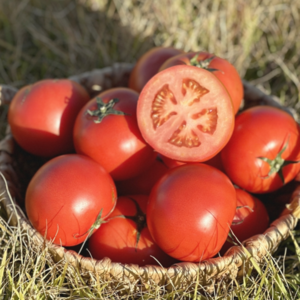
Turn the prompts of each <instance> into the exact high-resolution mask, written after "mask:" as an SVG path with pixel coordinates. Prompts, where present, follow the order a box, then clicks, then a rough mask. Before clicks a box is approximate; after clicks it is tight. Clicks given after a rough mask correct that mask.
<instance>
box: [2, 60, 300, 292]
mask: <svg viewBox="0 0 300 300" xmlns="http://www.w3.org/2000/svg"><path fill="white" fill-rule="evenodd" d="M132 68H133V65H132V64H128V63H117V64H114V65H113V66H111V67H106V68H103V69H95V70H93V71H90V72H85V73H82V74H79V75H76V76H71V77H69V79H71V80H74V81H76V82H78V83H80V84H82V85H83V86H84V87H85V88H86V89H87V90H88V92H89V93H90V95H93V94H95V93H96V92H99V87H100V88H102V90H105V89H108V88H112V87H117V86H126V84H127V80H128V77H129V73H130V71H131V70H132ZM243 85H244V94H245V97H244V101H245V102H253V103H255V105H271V106H275V107H279V108H281V109H284V110H286V111H288V112H289V113H290V114H292V115H293V116H294V115H295V113H294V111H293V110H291V109H289V108H285V107H282V106H281V105H280V103H279V101H277V100H276V98H274V97H272V96H269V95H267V94H265V93H264V92H263V91H261V90H259V89H257V88H255V87H253V86H252V85H251V84H250V83H248V82H246V81H243ZM16 92H17V89H16V88H14V87H11V86H7V85H0V104H8V105H9V103H10V101H11V99H12V98H13V96H14V94H15V93H16ZM13 151H14V140H13V137H12V135H11V133H10V131H9V126H8V129H7V132H6V135H5V137H4V139H3V140H2V141H1V142H0V162H1V164H0V172H1V173H0V174H1V176H2V179H1V180H0V191H2V193H3V200H2V204H3V205H4V208H5V210H6V212H7V215H8V217H9V223H10V225H11V226H21V228H22V229H24V230H26V231H27V232H28V234H29V236H30V237H31V238H32V241H33V242H34V243H35V244H36V245H37V246H38V247H44V246H45V245H46V246H47V247H48V249H49V251H50V253H51V255H52V257H53V259H54V261H59V260H62V259H63V260H65V261H67V262H68V263H70V264H71V265H73V266H75V267H78V268H79V270H80V271H81V272H83V273H84V272H92V273H95V272H97V273H99V274H101V275H102V276H104V277H107V278H114V279H116V280H117V281H119V282H122V283H124V282H126V284H128V286H129V288H130V289H132V288H133V287H134V288H138V289H139V288H140V289H145V288H146V287H147V285H149V284H157V285H160V286H161V285H167V286H169V288H170V289H172V288H185V287H187V286H188V285H191V283H192V282H195V281H196V280H198V281H199V283H200V285H202V286H203V287H205V288H206V290H208V291H209V290H210V291H211V290H212V289H213V286H214V284H215V282H216V281H218V280H225V281H231V280H234V279H236V278H238V277H241V276H243V274H244V272H245V271H246V267H245V265H246V262H247V261H248V260H249V259H250V258H255V259H256V260H257V261H258V262H259V263H260V262H262V261H263V259H264V257H265V256H266V255H267V253H268V252H271V253H273V252H274V251H275V250H276V249H277V247H278V245H279V244H280V243H281V242H282V241H283V240H284V239H286V238H287V237H288V236H289V235H290V231H291V230H293V229H294V228H295V227H296V225H297V221H298V218H299V217H300V213H299V210H300V199H299V198H295V199H293V201H292V204H291V206H290V210H286V214H285V215H283V216H281V217H280V218H278V219H277V220H275V221H274V222H272V223H271V224H270V227H269V228H268V229H267V230H266V231H265V232H264V233H263V234H260V235H256V236H253V237H251V238H250V239H247V240H246V241H244V242H243V243H242V245H243V246H233V247H231V248H230V249H229V250H228V251H227V252H226V254H225V255H224V256H222V257H217V258H210V259H208V260H205V261H202V262H200V263H190V262H180V263H176V264H174V265H172V266H171V267H169V268H164V267H161V266H156V265H149V266H143V267H140V266H138V265H133V264H125V265H123V264H121V263H115V262H112V261H111V260H110V259H109V258H104V259H102V260H95V259H93V258H89V257H83V256H82V255H80V254H78V253H76V252H75V251H72V250H67V249H65V248H64V247H61V246H58V245H55V244H53V243H51V242H49V241H46V240H45V239H44V238H43V237H42V236H41V235H40V234H39V233H38V232H37V231H36V230H35V229H33V227H32V226H31V224H30V223H29V221H28V219H27V218H26V216H25V214H24V213H23V212H22V210H21V208H20V207H19V205H18V204H17V203H16V202H15V201H14V200H13V198H12V197H11V195H10V194H12V195H14V194H15V193H17V191H16V190H17V188H16V184H15V182H16V180H17V179H16V174H15V171H14V169H13V167H12V164H13V161H12V156H11V154H13Z"/></svg>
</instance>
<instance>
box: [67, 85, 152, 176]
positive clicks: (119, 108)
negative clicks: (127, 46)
mask: <svg viewBox="0 0 300 300" xmlns="http://www.w3.org/2000/svg"><path fill="white" fill-rule="evenodd" d="M137 100H138V93H137V92H135V91H133V90H131V89H128V88H113V89H109V90H106V91H105V92H103V93H100V94H99V95H98V96H96V97H95V98H93V99H92V100H90V101H89V102H88V103H87V104H86V105H85V106H84V107H83V108H82V110H81V111H80V112H79V114H78V116H77V119H76V122H75V125H74V135H73V136H74V145H75V149H76V152H77V153H79V154H85V155H87V156H89V157H91V158H93V159H94V160H95V161H97V162H98V163H99V164H101V165H102V166H103V167H104V168H105V169H106V170H107V171H108V172H109V173H110V174H111V176H112V177H113V179H114V180H125V179H128V178H132V177H135V176H137V175H138V174H140V173H142V172H143V171H145V170H146V169H147V168H149V167H150V166H151V164H152V163H153V162H154V160H155V158H156V155H157V154H156V153H155V152H154V151H153V149H152V148H151V147H150V146H149V145H148V144H147V143H146V142H145V141H144V139H143V137H142V135H141V133H140V130H139V128H138V125H137V119H136V106H137Z"/></svg>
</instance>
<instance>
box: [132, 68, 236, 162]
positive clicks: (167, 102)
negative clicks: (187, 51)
mask: <svg viewBox="0 0 300 300" xmlns="http://www.w3.org/2000/svg"><path fill="white" fill-rule="evenodd" d="M137 119H138V125H139V128H140V130H141V133H142V135H143V137H144V139H145V140H146V142H147V143H149V144H150V146H152V147H153V148H154V149H155V150H156V151H157V152H158V153H161V154H162V155H164V156H167V157H169V158H171V159H174V160H179V161H183V162H186V161H188V162H200V161H206V160H208V159H210V158H211V157H213V156H215V155H216V154H217V153H218V152H219V151H220V150H221V149H222V148H223V147H224V146H225V144H226V143H227V142H228V140H229V138H230V137H231V134H232V131H233V128H234V112H233V107H232V102H231V99H230V97H229V95H228V93H227V91H226V89H225V88H224V86H223V84H221V83H220V81H219V80H218V79H217V78H216V77H215V76H214V75H213V74H211V73H210V72H209V71H207V70H204V69H200V68H195V67H192V66H184V65H182V66H175V67H171V68H168V69H166V70H164V71H161V72H159V73H158V74H156V75H155V76H154V77H152V78H151V79H150V81H148V83H147V84H146V85H145V87H144V89H143V90H142V92H141V94H140V97H139V100H138V107H137Z"/></svg>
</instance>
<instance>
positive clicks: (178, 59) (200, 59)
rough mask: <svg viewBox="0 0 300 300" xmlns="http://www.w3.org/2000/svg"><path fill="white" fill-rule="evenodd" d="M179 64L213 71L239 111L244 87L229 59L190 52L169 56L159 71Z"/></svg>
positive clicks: (210, 54) (235, 109)
mask: <svg viewBox="0 0 300 300" xmlns="http://www.w3.org/2000/svg"><path fill="white" fill-rule="evenodd" d="M177 65H188V66H194V67H197V68H203V69H205V70H208V71H210V72H212V73H213V74H214V75H215V76H216V77H217V78H218V79H219V80H220V81H221V82H222V83H223V84H224V86H225V88H226V89H227V91H228V93H229V95H230V97H231V100H232V103H233V107H234V112H235V113H237V112H238V110H239V108H240V106H241V103H242V100H243V97H244V88H243V83H242V80H241V77H240V75H239V73H238V72H237V70H236V68H235V67H234V66H233V65H232V64H231V63H230V62H229V61H227V60H226V59H224V58H221V57H218V56H215V55H214V54H212V53H208V52H188V53H182V54H179V55H176V56H173V57H171V58H169V59H168V60H166V61H165V62H164V63H163V64H162V66H161V67H160V69H159V71H162V70H165V69H166V68H170V67H172V66H177Z"/></svg>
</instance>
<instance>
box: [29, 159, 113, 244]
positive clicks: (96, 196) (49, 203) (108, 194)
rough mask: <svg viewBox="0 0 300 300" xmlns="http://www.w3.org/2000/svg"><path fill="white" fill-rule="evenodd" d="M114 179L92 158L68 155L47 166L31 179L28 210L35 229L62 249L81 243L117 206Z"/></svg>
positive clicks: (46, 164)
mask: <svg viewBox="0 0 300 300" xmlns="http://www.w3.org/2000/svg"><path fill="white" fill-rule="evenodd" d="M116 201H117V196H116V187H115V185H114V182H113V180H112V178H111V176H110V175H109V174H108V173H107V171H106V170H105V169H104V168H103V167H101V166H100V165H99V164H98V163H96V162H95V161H93V160H92V159H90V158H89V157H86V156H83V155H78V154H65V155H61V156H58V157H55V158H53V159H51V160H49V161H48V162H47V163H45V164H44V165H43V166H42V167H41V168H40V169H39V170H38V171H37V172H36V173H35V175H34V176H33V178H32V179H31V181H30V183H29V185H28V188H27V191H26V197H25V207H26V212H27V216H28V219H29V221H30V222H31V224H32V225H33V227H34V228H35V229H36V230H37V231H38V232H39V233H40V234H41V235H43V236H45V237H46V238H47V239H48V240H52V241H53V242H54V243H56V244H61V245H63V246H73V245H77V244H80V243H82V242H83V241H84V240H85V239H87V238H88V236H89V233H90V232H89V231H90V230H92V226H93V224H94V223H95V221H96V220H97V218H101V219H105V218H106V217H107V216H108V215H109V214H110V213H111V211H112V210H113V208H114V207H115V204H116Z"/></svg>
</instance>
